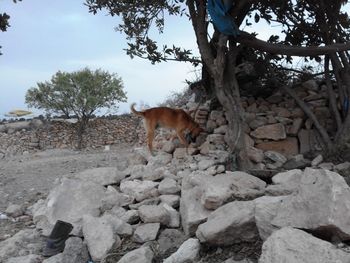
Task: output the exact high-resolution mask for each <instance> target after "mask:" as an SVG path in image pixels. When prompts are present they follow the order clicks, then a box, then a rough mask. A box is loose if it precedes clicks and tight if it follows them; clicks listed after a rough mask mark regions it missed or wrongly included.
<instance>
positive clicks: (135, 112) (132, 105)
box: [130, 103, 145, 116]
mask: <svg viewBox="0 0 350 263" xmlns="http://www.w3.org/2000/svg"><path fill="white" fill-rule="evenodd" d="M135 105H136V103H133V104H131V106H130V110H131V111H132V113H134V114H136V115H140V116H144V115H145V114H144V112H143V111H137V110H135V108H134V107H135Z"/></svg>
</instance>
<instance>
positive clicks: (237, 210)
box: [196, 201, 259, 246]
mask: <svg viewBox="0 0 350 263" xmlns="http://www.w3.org/2000/svg"><path fill="white" fill-rule="evenodd" d="M254 212H255V203H254V202H253V201H234V202H231V203H228V204H226V205H224V206H222V207H220V208H218V209H216V210H215V211H214V212H213V213H211V214H210V216H209V217H208V219H207V222H205V223H203V224H201V225H199V226H198V229H197V231H196V236H197V238H198V239H199V240H200V241H201V242H202V243H204V242H206V243H209V244H211V245H215V246H220V245H232V244H235V243H240V242H242V241H243V242H244V241H247V242H249V241H253V240H255V239H256V238H257V237H258V236H259V235H258V230H257V227H256V224H255V217H254Z"/></svg>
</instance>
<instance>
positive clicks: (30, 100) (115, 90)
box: [25, 68, 126, 148]
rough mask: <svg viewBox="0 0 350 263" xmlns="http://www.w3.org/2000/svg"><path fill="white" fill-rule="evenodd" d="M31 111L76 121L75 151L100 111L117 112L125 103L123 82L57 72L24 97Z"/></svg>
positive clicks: (109, 76) (90, 73)
mask: <svg viewBox="0 0 350 263" xmlns="http://www.w3.org/2000/svg"><path fill="white" fill-rule="evenodd" d="M25 101H26V103H27V104H28V106H30V107H34V108H37V109H42V110H44V111H46V112H48V113H56V114H64V115H65V116H66V117H67V118H70V117H71V116H75V117H76V118H77V119H78V123H77V127H76V132H77V138H78V144H77V145H78V148H81V147H82V136H83V133H84V131H85V129H86V126H87V124H88V122H89V120H90V119H91V117H92V116H93V114H94V113H95V112H96V111H97V110H98V109H101V108H109V109H111V108H114V109H115V110H116V109H117V108H118V102H125V101H126V93H125V92H124V91H123V82H122V79H121V78H120V77H118V76H117V75H116V74H110V73H108V72H107V71H103V70H100V69H99V70H95V71H92V70H90V69H88V68H85V69H83V70H79V71H75V72H72V73H67V72H61V71H58V72H57V73H56V74H55V75H53V76H52V78H51V80H50V81H45V82H39V83H37V87H33V88H30V89H29V90H28V91H27V93H26V97H25Z"/></svg>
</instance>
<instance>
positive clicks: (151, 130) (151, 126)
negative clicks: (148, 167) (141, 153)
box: [145, 121, 156, 155]
mask: <svg viewBox="0 0 350 263" xmlns="http://www.w3.org/2000/svg"><path fill="white" fill-rule="evenodd" d="M145 126H146V131H147V144H148V149H149V151H150V153H151V155H154V154H153V138H154V130H155V127H156V123H152V122H150V121H146V122H145Z"/></svg>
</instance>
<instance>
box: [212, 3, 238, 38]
mask: <svg viewBox="0 0 350 263" xmlns="http://www.w3.org/2000/svg"><path fill="white" fill-rule="evenodd" d="M232 4H233V0H208V5H207V7H208V12H209V14H210V17H211V19H212V20H213V23H214V25H215V27H216V28H217V29H218V30H219V31H220V32H221V33H223V34H225V35H228V36H234V37H236V36H237V35H239V32H238V28H237V25H236V24H235V22H234V21H233V18H232V17H231V16H230V14H229V13H228V11H229V10H230V9H231V7H232Z"/></svg>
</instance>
